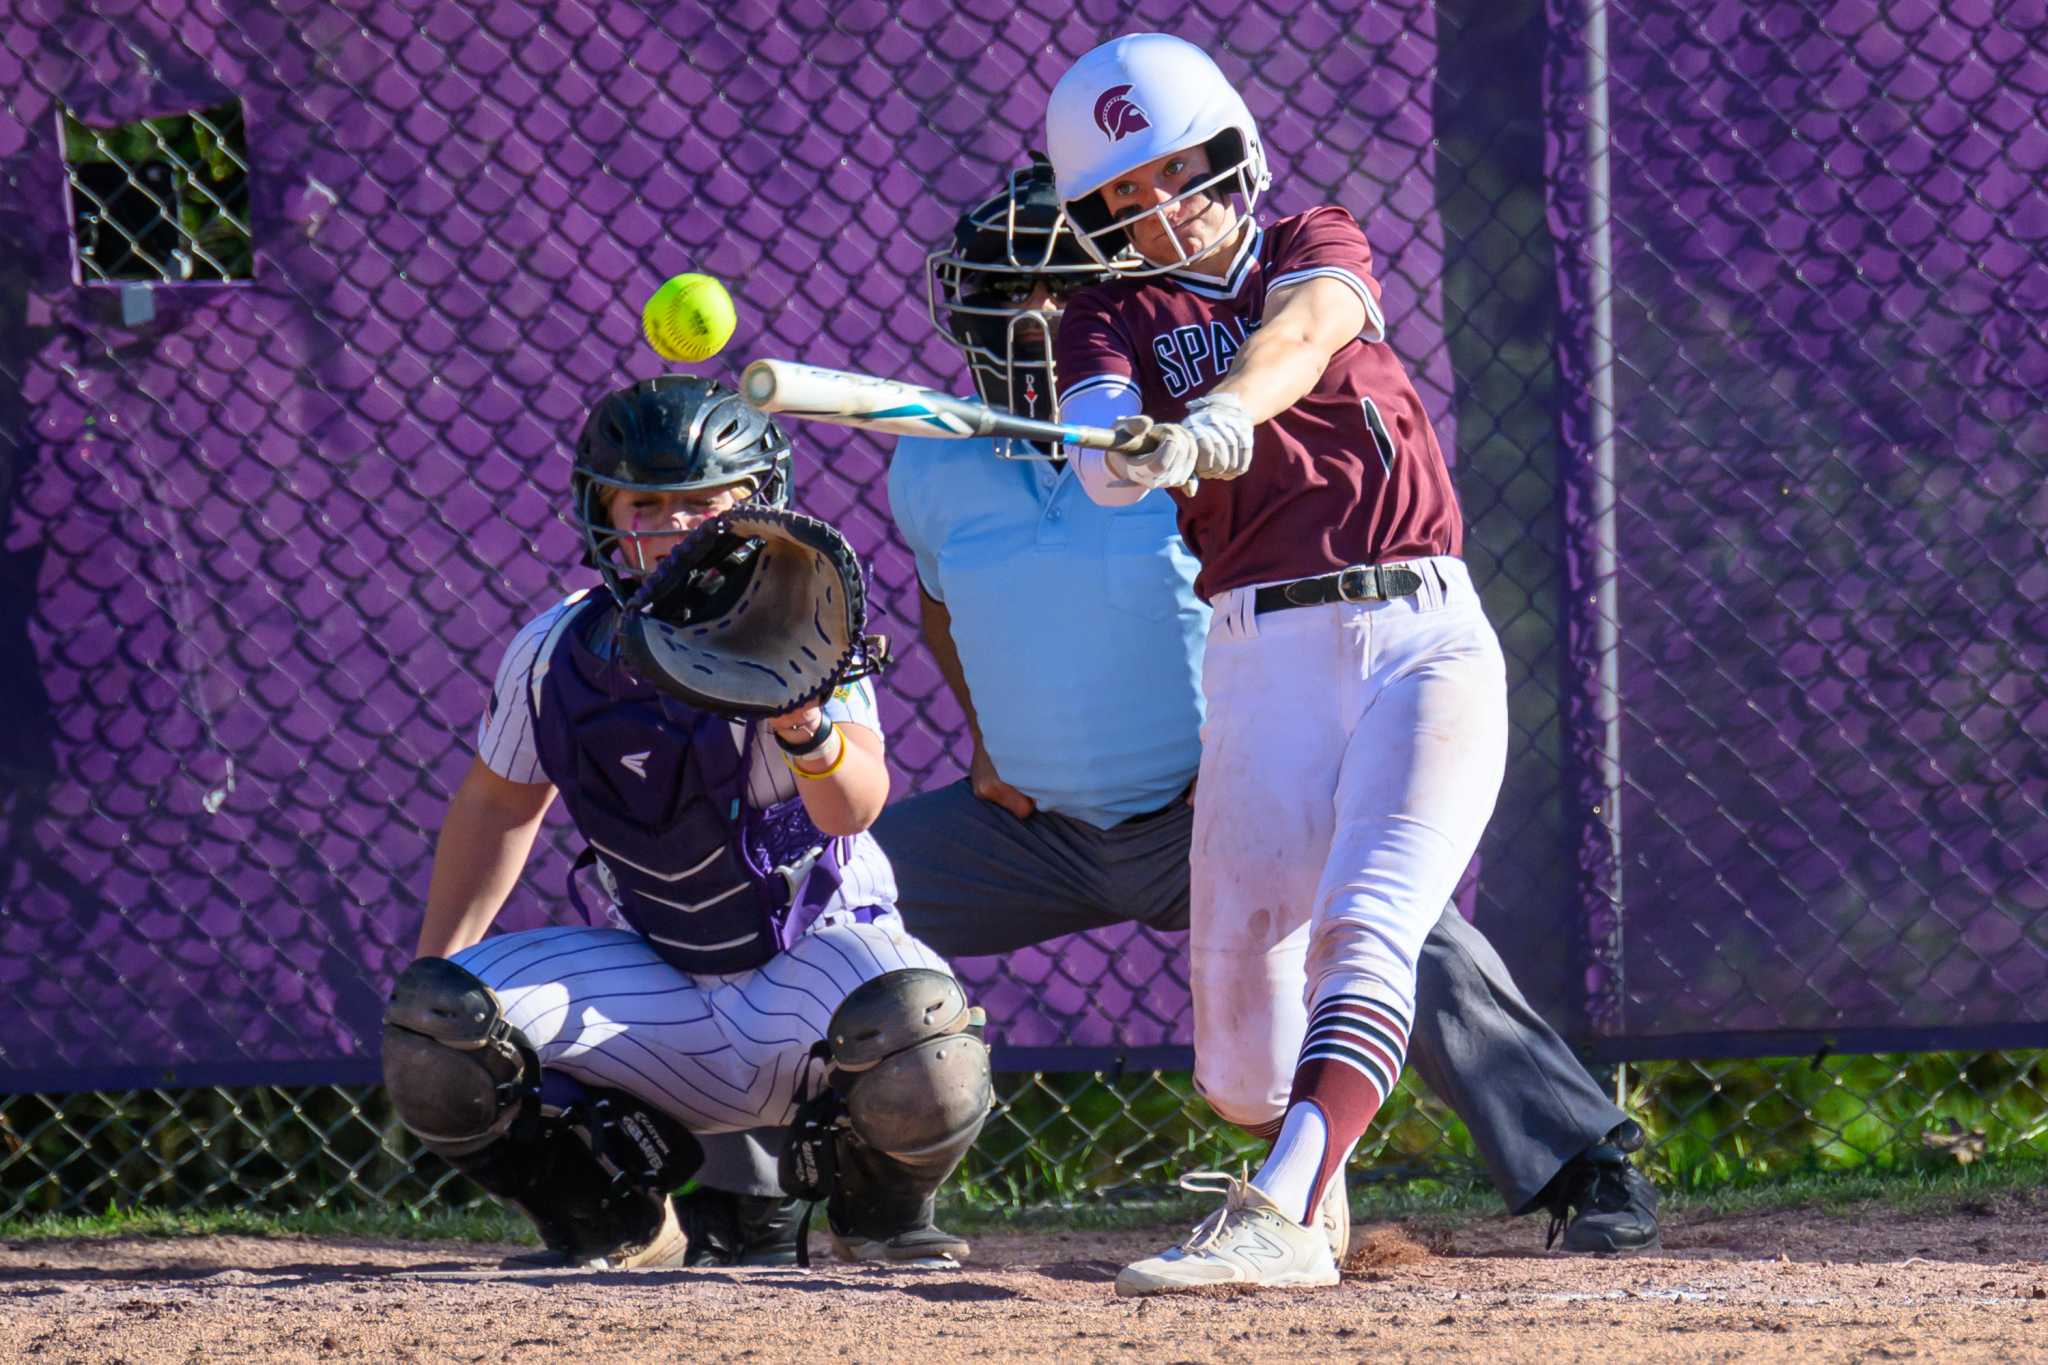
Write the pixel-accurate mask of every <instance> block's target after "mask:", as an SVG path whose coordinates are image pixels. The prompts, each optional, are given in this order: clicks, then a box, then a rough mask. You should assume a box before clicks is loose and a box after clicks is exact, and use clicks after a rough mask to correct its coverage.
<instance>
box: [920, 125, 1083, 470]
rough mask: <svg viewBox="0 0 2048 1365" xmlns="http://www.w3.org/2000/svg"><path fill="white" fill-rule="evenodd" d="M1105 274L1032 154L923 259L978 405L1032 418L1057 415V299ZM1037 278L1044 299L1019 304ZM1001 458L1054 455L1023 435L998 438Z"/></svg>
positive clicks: (935, 311) (934, 304) (932, 304)
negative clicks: (1045, 295) (1083, 246)
mask: <svg viewBox="0 0 2048 1365" xmlns="http://www.w3.org/2000/svg"><path fill="white" fill-rule="evenodd" d="M1109 278H1111V272H1110V271H1108V270H1106V269H1104V268H1103V267H1102V266H1101V265H1100V264H1098V263H1097V262H1096V261H1094V260H1092V259H1090V257H1089V256H1088V254H1087V252H1085V251H1083V250H1082V249H1081V247H1080V245H1079V244H1078V243H1077V242H1076V241H1075V239H1074V234H1073V232H1072V231H1071V230H1070V228H1069V227H1068V224H1067V220H1066V215H1065V214H1064V213H1062V212H1061V210H1060V204H1059V197H1058V195H1057V193H1056V192H1055V191H1054V188H1053V177H1052V167H1051V165H1050V164H1049V163H1048V162H1047V161H1046V160H1045V159H1044V157H1043V156H1042V155H1040V154H1039V153H1036V152H1034V153H1032V164H1031V165H1029V166H1027V167H1024V168H1022V169H1020V170H1017V171H1013V172H1011V174H1010V176H1009V179H1008V181H1007V182H1006V183H1005V185H1004V186H1003V188H1002V189H1000V190H998V191H997V192H996V193H995V194H993V195H991V196H990V197H989V198H988V199H986V200H984V201H983V202H981V203H980V204H977V205H975V207H973V208H972V209H969V210H968V211H967V212H966V213H965V214H963V215H962V216H961V218H960V220H959V222H957V223H956V224H955V225H954V228H953V240H952V241H951V242H949V243H948V244H947V245H945V246H943V247H941V248H939V249H938V250H937V251H934V252H932V253H931V254H930V255H928V256H927V257H926V258H925V298H926V301H927V304H928V306H929V310H930V313H931V319H932V324H933V325H934V326H936V327H937V328H938V329H939V330H940V331H941V332H943V333H945V334H946V335H947V336H948V337H950V338H951V339H952V341H953V343H954V344H955V345H956V346H958V347H959V348H960V351H961V353H962V354H963V355H964V356H965V357H966V358H967V367H968V371H969V373H970V374H971V375H972V376H973V379H974V388H975V392H977V393H978V394H980V395H981V399H982V401H983V402H985V403H989V404H991V405H993V406H995V407H999V408H1003V409H1005V410H1007V411H1010V412H1016V413H1021V414H1023V415H1024V416H1027V417H1035V418H1038V419H1039V420H1041V421H1050V422H1057V421H1058V420H1059V384H1058V380H1057V376H1056V375H1055V374H1054V371H1053V360H1052V337H1053V331H1054V329H1055V328H1057V327H1058V326H1059V317H1060V309H1061V306H1062V305H1063V304H1064V303H1065V302H1066V300H1067V299H1068V298H1070V297H1072V296H1073V295H1074V294H1075V293H1078V292H1079V291H1080V290H1082V289H1084V288H1086V287H1088V286H1089V285H1092V284H1099V283H1101V282H1102V281H1104V280H1107V279H1109ZM1040 285H1044V286H1045V287H1046V289H1047V290H1048V291H1049V292H1050V293H1051V295H1052V302H1051V303H1050V304H1048V305H1046V306H1043V307H1037V308H1033V307H1030V306H1028V304H1029V300H1030V298H1031V296H1032V294H1033V293H1034V292H1035V291H1036V290H1037V288H1038V287H1039V286H1040ZM996 453H997V454H998V455H1000V456H1002V457H1004V458H1006V459H1041V460H1042V459H1057V458H1059V451H1058V450H1057V449H1054V450H1051V451H1047V450H1045V449H1043V448H1041V447H1039V446H1036V445H1034V444H1032V443H1030V442H1028V441H1011V440H1008V439H998V440H997V441H996Z"/></svg>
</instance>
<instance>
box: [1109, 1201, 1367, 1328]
mask: <svg viewBox="0 0 2048 1365" xmlns="http://www.w3.org/2000/svg"><path fill="white" fill-rule="evenodd" d="M1218 1182H1221V1183H1220V1184H1219V1183H1218ZM1180 1186H1181V1188H1182V1189H1184V1190H1196V1191H1211V1192H1214V1191H1218V1190H1220V1191H1221V1192H1222V1193H1223V1196H1224V1204H1223V1207H1222V1208H1220V1209H1218V1210H1216V1212H1214V1213H1212V1214H1210V1215H1209V1216H1208V1217H1207V1218H1205V1219H1203V1220H1202V1222H1201V1224H1200V1225H1199V1226H1198V1227H1196V1229H1195V1230H1194V1231H1193V1232H1192V1233H1190V1234H1188V1239H1187V1240H1186V1241H1185V1242H1182V1243H1181V1244H1180V1245H1179V1246H1177V1247H1174V1248H1172V1249H1171V1250H1169V1251H1165V1252H1162V1253H1161V1254H1159V1255H1157V1256H1151V1257H1147V1258H1146V1259H1145V1260H1142V1261H1139V1262H1137V1263H1136V1264H1134V1265H1128V1266H1125V1267H1124V1269H1123V1273H1122V1274H1120V1275H1118V1276H1117V1277H1116V1292H1117V1294H1118V1295H1119V1296H1120V1297H1124V1298H1129V1297H1131V1296H1134V1295H1138V1294H1171V1293H1176V1292H1184V1291H1186V1290H1190V1289H1201V1288H1203V1287H1205V1286H1208V1285H1222V1284H1244V1285H1258V1286H1262V1287H1267V1288H1275V1289H1278V1288H1313V1287H1317V1286H1324V1285H1333V1284H1335V1283H1337V1262H1336V1259H1335V1258H1334V1257H1332V1256H1331V1254H1330V1238H1329V1236H1328V1235H1327V1234H1326V1232H1325V1230H1324V1229H1323V1228H1322V1227H1321V1226H1304V1225H1302V1224H1300V1223H1297V1222H1295V1221H1294V1220H1293V1219H1292V1218H1289V1217H1288V1216H1287V1215H1286V1214H1284V1213H1282V1212H1281V1211H1280V1206H1279V1205H1277V1204H1275V1203H1274V1202H1273V1201H1272V1200H1271V1199H1269V1198H1267V1197H1266V1192H1265V1191H1264V1190H1261V1189H1260V1188H1259V1187H1258V1186H1256V1185H1252V1184H1248V1183H1246V1182H1245V1181H1243V1180H1239V1179H1238V1178H1236V1177H1235V1176H1231V1175H1226V1174H1224V1173H1223V1172H1221V1171H1200V1172H1197V1173H1195V1174H1193V1175H1184V1176H1182V1177H1181V1181H1180ZM1321 1221H1322V1220H1321V1219H1320V1218H1319V1219H1318V1220H1317V1222H1318V1224H1320V1223H1321ZM1346 1223H1347V1224H1348V1223H1349V1217H1348V1213H1347V1217H1346Z"/></svg>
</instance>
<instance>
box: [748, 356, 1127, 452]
mask: <svg viewBox="0 0 2048 1365" xmlns="http://www.w3.org/2000/svg"><path fill="white" fill-rule="evenodd" d="M740 392H741V394H743V395H744V396H745V397H746V400H747V402H748V403H750V404H751V405H753V406H754V407H756V408H759V409H760V410H761V411H762V412H772V413H777V414H779V415H781V416H784V417H801V418H803V419H804V420H806V421H811V422H831V423H834V424H835V425H838V426H842V427H860V428H862V429H864V430H867V431H888V432H894V433H895V434H896V435H898V436H938V437H945V438H950V439H954V440H963V441H964V440H970V439H972V438H974V437H977V436H1004V437H1009V438H1010V439H1012V440H1020V441H1043V442H1045V443H1047V444H1057V445H1070V446H1089V447H1092V448H1094V449H1096V450H1114V451H1118V452H1120V453H1122V454H1126V455H1142V454H1144V453H1145V452H1146V451H1148V450H1150V449H1151V448H1152V447H1153V445H1154V444H1155V442H1154V441H1153V440H1152V438H1151V437H1149V436H1125V435H1122V434H1121V433H1119V432H1115V431H1111V430H1109V429H1108V428H1107V427H1084V426H1076V425H1074V424H1072V423H1069V422H1041V421H1039V420H1037V419H1036V418H1031V417H1019V416H1018V415H1017V414H1016V413H1014V412H1004V411H1003V410H1002V409H1001V408H992V407H990V406H989V405H988V404H986V403H977V402H974V401H973V400H971V399H966V398H954V397H952V396H951V395H950V394H943V393H940V392H939V391H938V390H936V389H926V388H920V387H919V386H918V385H916V384H906V383H904V382H903V381H902V380H899V379H883V378H880V377H879V376H876V375H870V374H851V373H849V372H847V371H845V370H827V369H821V368H819V367H818V366H816V365H799V364H797V363H796V362H795V361H793V360H756V361H755V362H754V363H753V364H751V365H749V366H747V368H746V370H745V371H744V372H742V373H741V375H740Z"/></svg>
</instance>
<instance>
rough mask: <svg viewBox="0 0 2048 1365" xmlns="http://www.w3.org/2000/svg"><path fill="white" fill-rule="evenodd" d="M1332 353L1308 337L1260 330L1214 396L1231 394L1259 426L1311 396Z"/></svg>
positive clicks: (1211, 391) (1238, 356)
mask: <svg viewBox="0 0 2048 1365" xmlns="http://www.w3.org/2000/svg"><path fill="white" fill-rule="evenodd" d="M1330 355H1331V353H1330V352H1328V351H1325V350H1324V349H1323V348H1322V347H1321V346H1320V345H1318V344H1316V343H1315V342H1313V341H1310V340H1308V339H1307V338H1305V337H1300V336H1289V335H1286V334H1284V333H1276V332H1268V331H1265V330H1260V331H1257V332H1254V333H1252V335H1251V339H1250V340H1249V341H1247V342H1246V343H1245V347H1244V349H1243V350H1242V351H1239V352H1238V354H1237V360H1236V362H1235V363H1234V364H1232V365H1231V367H1230V372H1229V373H1228V374H1226V375H1224V376H1223V379H1222V380H1221V382H1219V383H1218V384H1217V385H1216V387H1215V388H1213V389H1211V390H1209V392H1210V393H1211V394H1230V395H1232V396H1233V397H1235V398H1236V399H1237V401H1238V402H1240V403H1242V404H1243V405H1244V410H1245V414H1246V415H1247V416H1248V417H1250V418H1251V419H1252V423H1253V424H1254V425H1257V424H1258V423H1260V422H1266V421H1270V420H1272V419H1273V418H1275V417H1277V416H1279V415H1280V414H1281V413H1283V412H1285V411H1287V410H1288V409H1289V408H1291V407H1293V406H1294V405H1295V404H1296V403H1299V402H1300V401H1301V400H1302V399H1303V398H1305V397H1307V396H1308V393H1309V390H1311V389H1313V388H1314V387H1315V386H1316V381H1317V380H1319V379H1321V378H1322V377H1323V371H1324V370H1326V369H1328V368H1329V365H1330Z"/></svg>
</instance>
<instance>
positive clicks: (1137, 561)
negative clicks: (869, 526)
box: [889, 436, 1209, 829]
mask: <svg viewBox="0 0 2048 1365" xmlns="http://www.w3.org/2000/svg"><path fill="white" fill-rule="evenodd" d="M889 504H890V507H891V509H892V511H893V513H894V515H895V518H896V525H897V527H898V528H899V529H900V530H901V531H902V533H903V538H904V540H905V541H907V542H908V543H909V545H910V549H911V553H912V554H914V555H915V556H916V557H917V576H918V581H919V582H920V583H922V584H923V586H924V590H925V591H926V592H927V593H930V594H931V595H932V597H933V598H934V599H936V600H937V601H939V602H941V603H943V604H945V607H946V610H947V611H948V612H949V613H950V614H951V616H952V620H953V643H954V645H955V647H956V648H957V649H958V650H959V653H960V667H961V670H962V671H963V672H964V673H965V674H966V677H967V689H968V692H969V694H970V695H971V696H972V697H973V698H974V710H975V716H976V718H977V719H978V720H979V721H980V723H981V735H982V742H983V744H984V745H985V746H986V747H987V749H988V755H989V758H990V759H991V760H993V761H994V763H995V765H996V772H997V773H998V774H1000V775H1001V777H1002V779H1003V780H1004V781H1005V782H1008V783H1009V784H1010V785H1011V786H1013V787H1015V788H1017V789H1018V790H1019V791H1021V792H1023V793H1024V794H1025V795H1027V796H1029V797H1030V798H1031V799H1032V800H1034V801H1036V802H1037V803H1038V805H1039V807H1040V808H1041V809H1044V810H1050V811H1057V812H1058V813H1060V814H1062V815H1066V816H1070V817H1072V818H1073V819H1076V820H1085V821H1086V822H1088V823H1089V824H1091V825H1094V826H1096V827H1097V828H1100V829H1108V828H1109V827H1111V826H1112V825H1116V824H1119V823H1121V822H1122V821H1124V820H1126V819H1128V818H1130V817H1131V816H1133V815H1143V814H1146V813H1148V812H1151V811H1155V810H1158V809H1160V808H1161V807H1162V806H1164V805H1165V804H1166V803H1167V802H1169V801H1171V800H1173V799H1174V798H1176V797H1177V796H1179V795H1180V794H1181V792H1182V791H1183V790H1184V789H1185V788H1186V787H1187V785H1188V783H1189V782H1190V781H1192V780H1193V778H1194V775H1195V768H1196V766H1197V764H1198V763H1199V761H1200V759H1201V726H1202V691H1201V660H1202V644H1203V640H1204V638H1205V636H1206V635H1207V633H1208V629H1209V608H1208V607H1207V606H1206V605H1205V604H1204V603H1203V602H1202V601H1201V600H1200V599H1199V598H1197V597H1196V596H1195V589H1194V579H1195V570H1196V568H1197V565H1196V562H1195V558H1194V556H1193V555H1191V554H1189V553H1188V549H1187V546H1186V545H1185V544H1184V543H1183V542H1182V540H1181V538H1180V532H1179V530H1178V529H1177V527H1176V525H1175V519H1174V506H1173V499H1171V498H1166V497H1157V498H1140V499H1139V500H1138V501H1137V502H1135V503H1133V504H1131V505H1130V506H1128V507H1102V506H1098V505H1097V504H1096V503H1095V502H1094V501H1093V500H1092V499H1090V498H1089V496H1088V494H1087V492H1086V491H1085V490H1084V489H1083V488H1082V487H1081V485H1080V482H1079V480H1078V479H1076V477H1075V475H1074V472H1073V466H1072V465H1071V464H1067V465H1063V466H1057V467H1056V466H1054V465H1053V464H1051V463H1050V462H1048V461H1045V460H1006V459H1002V458H1000V457H998V456H997V455H996V453H995V443H994V442H993V441H989V440H974V441H947V440H931V439H926V438H924V437H914V436H913V437H904V438H903V439H901V440H899V441H898V442H897V443H896V454H895V457H894V459H893V460H891V462H890V465H889Z"/></svg>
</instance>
